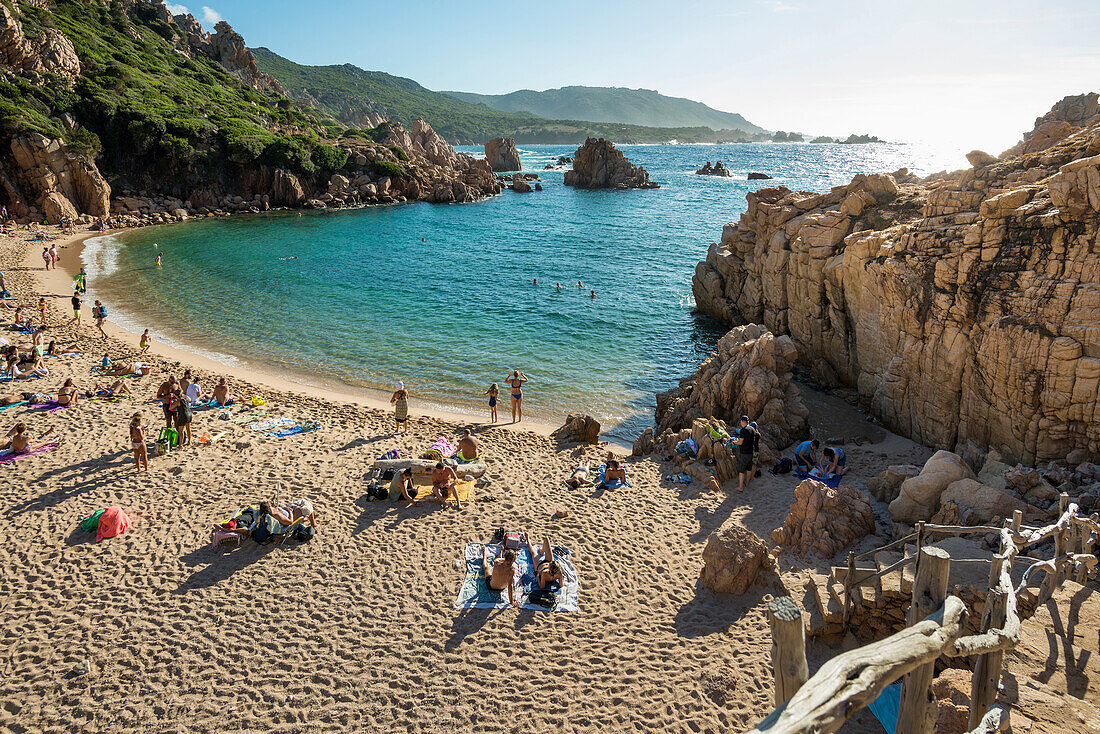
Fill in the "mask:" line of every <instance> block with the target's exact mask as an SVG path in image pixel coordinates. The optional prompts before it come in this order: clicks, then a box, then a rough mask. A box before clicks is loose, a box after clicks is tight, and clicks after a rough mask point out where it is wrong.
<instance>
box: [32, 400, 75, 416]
mask: <svg viewBox="0 0 1100 734" xmlns="http://www.w3.org/2000/svg"><path fill="white" fill-rule="evenodd" d="M68 407H69V406H68V405H62V404H61V403H59V402H57V401H56V400H47V401H46V402H44V403H38V404H36V405H32V406H31V410H45V411H49V412H50V413H56V412H57V411H59V410H62V409H63V408H68Z"/></svg>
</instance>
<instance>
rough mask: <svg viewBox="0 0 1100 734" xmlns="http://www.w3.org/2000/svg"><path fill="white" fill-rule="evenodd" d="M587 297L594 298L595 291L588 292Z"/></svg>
mask: <svg viewBox="0 0 1100 734" xmlns="http://www.w3.org/2000/svg"><path fill="white" fill-rule="evenodd" d="M588 297H589V298H595V297H596V291H592V292H591V293H589V294H588Z"/></svg>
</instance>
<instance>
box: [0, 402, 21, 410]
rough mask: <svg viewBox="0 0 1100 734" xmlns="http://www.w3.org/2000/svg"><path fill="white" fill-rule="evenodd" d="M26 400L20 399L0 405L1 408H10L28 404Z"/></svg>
mask: <svg viewBox="0 0 1100 734" xmlns="http://www.w3.org/2000/svg"><path fill="white" fill-rule="evenodd" d="M26 404H27V401H26V400H20V401H19V402H18V403H8V404H7V405H0V410H7V409H8V408H14V407H15V406H17V405H26Z"/></svg>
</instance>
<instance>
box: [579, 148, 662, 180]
mask: <svg viewBox="0 0 1100 734" xmlns="http://www.w3.org/2000/svg"><path fill="white" fill-rule="evenodd" d="M565 185H566V186H574V187H576V188H579V189H656V188H660V187H659V186H658V185H657V183H656V182H655V181H650V180H649V173H647V172H646V170H645V168H644V167H642V166H635V165H634V164H633V163H631V162H630V161H628V160H627V159H626V156H625V155H623V153H622V151H621V150H619V149H618V148H616V147H615V146H614V145H613V144H612V143H611V141H610V140H604V139H603V138H588V140H586V141H584V145H582V146H581V147H579V148H577V152H576V153H574V154H573V169H572V170H570V171H566V172H565Z"/></svg>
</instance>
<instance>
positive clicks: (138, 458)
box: [130, 413, 149, 471]
mask: <svg viewBox="0 0 1100 734" xmlns="http://www.w3.org/2000/svg"><path fill="white" fill-rule="evenodd" d="M130 446H131V447H132V448H133V449H134V469H135V470H137V471H141V467H143V466H144V467H145V471H149V449H148V448H147V447H146V445H145V426H143V425H141V413H134V416H133V417H132V418H131V419H130Z"/></svg>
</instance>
